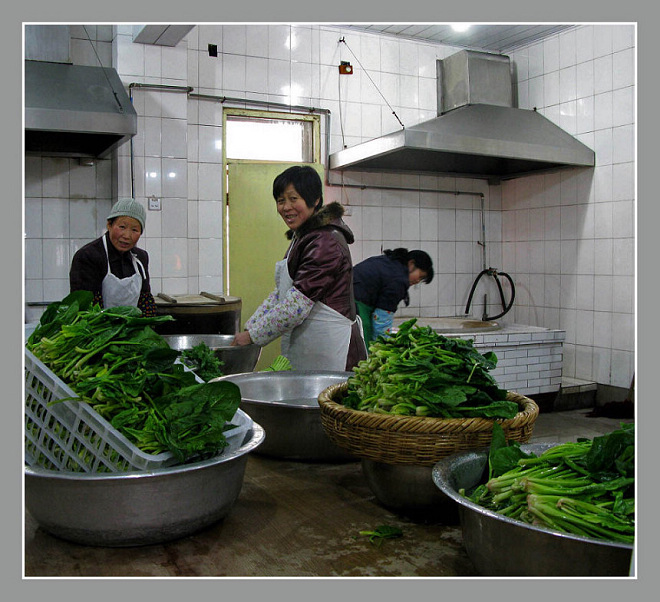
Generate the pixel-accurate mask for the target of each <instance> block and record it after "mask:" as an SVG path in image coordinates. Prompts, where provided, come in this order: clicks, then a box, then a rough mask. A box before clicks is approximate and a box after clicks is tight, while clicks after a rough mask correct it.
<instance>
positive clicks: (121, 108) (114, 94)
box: [82, 25, 124, 113]
mask: <svg viewBox="0 0 660 602" xmlns="http://www.w3.org/2000/svg"><path fill="white" fill-rule="evenodd" d="M82 28H83V31H84V32H85V35H86V36H87V40H89V43H90V45H91V47H92V50H93V51H94V54H95V55H96V60H97V61H98V62H99V65H100V66H101V70H102V71H103V75H104V76H105V79H106V81H107V82H108V86H109V87H110V91H111V92H112V95H113V97H114V99H115V102H116V103H117V107H118V108H119V112H120V113H123V112H124V107H122V106H121V102H120V101H119V97H118V96H117V92H115V89H114V88H113V87H112V83H111V82H110V78H109V77H108V74H107V73H106V71H105V68H104V67H103V63H102V62H101V57H100V56H99V53H98V52H96V46H94V42H92V38H91V37H90V35H89V32H88V31H87V26H86V25H83V26H82Z"/></svg>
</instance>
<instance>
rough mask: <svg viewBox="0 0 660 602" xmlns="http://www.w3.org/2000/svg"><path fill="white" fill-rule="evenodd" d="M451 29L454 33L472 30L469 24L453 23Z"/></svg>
mask: <svg viewBox="0 0 660 602" xmlns="http://www.w3.org/2000/svg"><path fill="white" fill-rule="evenodd" d="M451 28H452V29H453V30H454V31H467V30H468V29H470V24H469V23H452V24H451Z"/></svg>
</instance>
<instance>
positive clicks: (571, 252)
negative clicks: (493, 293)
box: [502, 24, 636, 388]
mask: <svg viewBox="0 0 660 602" xmlns="http://www.w3.org/2000/svg"><path fill="white" fill-rule="evenodd" d="M511 59H512V62H513V63H514V64H515V66H516V71H517V83H518V87H517V91H518V98H519V106H520V107H521V108H528V109H531V108H534V107H536V108H537V109H538V110H539V111H540V112H541V113H542V114H544V115H545V116H546V117H548V118H549V119H551V120H552V121H554V122H555V123H557V124H558V125H560V126H561V127H562V128H564V129H565V130H566V131H568V132H569V133H571V134H573V135H574V136H576V137H577V138H578V139H580V140H582V141H583V142H584V143H585V144H586V145H587V146H589V147H591V148H593V149H594V151H595V154H596V167H595V168H594V169H582V170H569V171H564V172H561V173H559V174H554V175H546V176H542V175H539V176H530V177H526V178H522V179H518V180H513V181H509V182H506V183H505V184H504V185H503V187H502V221H503V230H502V232H503V247H504V254H503V266H504V268H503V269H506V270H509V271H510V272H512V273H515V274H516V280H517V281H518V282H520V286H519V288H523V289H526V290H527V294H526V295H524V296H521V297H519V299H518V301H517V302H516V304H515V306H514V316H515V321H516V322H518V323H521V324H532V325H534V324H536V325H543V326H546V327H550V328H561V329H564V330H565V331H566V341H565V343H564V348H563V351H564V374H566V375H568V376H573V377H576V378H579V379H586V380H594V381H596V382H601V383H609V384H612V385H615V386H619V387H626V388H627V387H628V386H630V382H631V379H632V375H633V369H634V345H635V338H634V332H635V330H634V329H635V294H634V292H635V207H636V198H635V124H636V122H635V95H636V89H635V83H636V77H635V73H636V64H635V29H634V26H633V25H606V24H603V25H584V26H581V27H578V28H576V29H574V30H571V31H568V32H565V33H562V34H559V35H556V36H553V37H552V38H551V39H548V40H545V41H544V42H542V43H537V44H534V45H532V46H529V47H528V48H525V49H522V50H519V51H516V52H514V53H512V55H511Z"/></svg>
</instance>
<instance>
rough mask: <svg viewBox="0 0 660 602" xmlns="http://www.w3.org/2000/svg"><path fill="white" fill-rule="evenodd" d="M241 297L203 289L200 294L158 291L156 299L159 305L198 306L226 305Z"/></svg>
mask: <svg viewBox="0 0 660 602" xmlns="http://www.w3.org/2000/svg"><path fill="white" fill-rule="evenodd" d="M240 300H241V299H240V297H232V296H230V295H224V294H222V293H207V292H204V291H202V292H201V293H199V295H168V294H166V293H158V294H157V295H155V296H154V301H155V302H156V305H158V306H183V307H190V306H197V305H225V304H229V303H236V302H237V301H240Z"/></svg>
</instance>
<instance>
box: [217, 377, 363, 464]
mask: <svg viewBox="0 0 660 602" xmlns="http://www.w3.org/2000/svg"><path fill="white" fill-rule="evenodd" d="M352 374H353V373H352V372H332V371H328V372H315V371H302V370H301V371H283V372H271V371H263V372H252V373H249V374H234V375H229V376H222V377H220V378H217V379H214V380H228V381H231V382H233V383H235V384H237V385H238V387H239V388H240V390H241V409H242V410H243V411H244V412H245V413H246V414H248V415H249V416H250V417H251V418H252V420H254V421H256V422H258V423H259V424H261V425H262V426H263V427H264V429H265V431H266V435H267V436H266V441H265V442H264V444H263V445H262V446H260V447H259V450H258V452H257V453H259V454H261V455H264V456H272V457H276V458H282V459H288V460H303V461H342V460H356V459H357V458H355V456H353V455H352V454H350V453H348V452H347V451H346V450H344V449H342V448H340V447H338V446H337V445H335V444H334V443H332V441H330V439H329V438H328V436H327V435H326V434H325V431H324V430H323V426H322V425H321V407H320V406H319V402H318V396H319V394H320V393H321V392H322V391H323V390H324V389H326V388H327V387H329V386H330V385H334V384H337V383H343V382H346V381H347V380H348V378H349V376H351V375H352Z"/></svg>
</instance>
